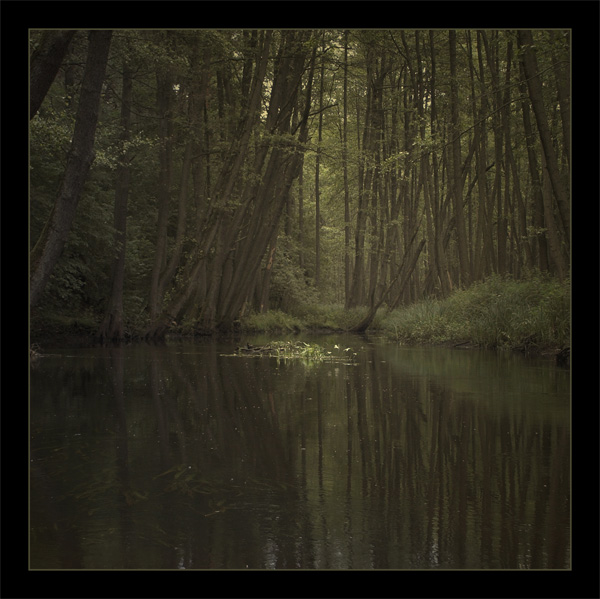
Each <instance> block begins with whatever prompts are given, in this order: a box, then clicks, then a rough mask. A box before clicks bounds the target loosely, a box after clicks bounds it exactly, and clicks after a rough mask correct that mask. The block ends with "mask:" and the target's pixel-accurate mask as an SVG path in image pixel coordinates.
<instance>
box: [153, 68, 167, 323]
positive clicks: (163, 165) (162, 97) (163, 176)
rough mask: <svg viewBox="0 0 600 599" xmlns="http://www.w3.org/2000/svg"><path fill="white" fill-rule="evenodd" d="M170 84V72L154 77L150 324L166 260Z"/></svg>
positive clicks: (157, 306) (160, 294) (157, 305)
mask: <svg viewBox="0 0 600 599" xmlns="http://www.w3.org/2000/svg"><path fill="white" fill-rule="evenodd" d="M172 93H173V82H172V80H171V75H170V73H168V72H166V71H161V72H158V73H157V74H156V104H157V112H158V136H159V142H158V164H159V167H158V168H159V171H158V188H157V201H158V217H157V218H158V220H157V233H156V251H155V254H154V266H153V267H152V278H151V282H150V303H149V311H150V321H151V322H154V321H155V320H156V319H157V317H158V315H159V314H160V312H161V305H162V300H163V291H164V290H163V288H162V286H161V274H162V272H163V270H164V268H165V267H166V260H167V227H168V223H169V196H170V191H171V150H172V145H173V142H172V139H171V136H172V132H173V124H172V120H171V117H172V115H171V103H172V100H171V95H172Z"/></svg>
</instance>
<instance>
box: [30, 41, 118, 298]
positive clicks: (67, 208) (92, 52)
mask: <svg viewBox="0 0 600 599" xmlns="http://www.w3.org/2000/svg"><path fill="white" fill-rule="evenodd" d="M111 37H112V31H109V30H106V31H104V30H94V31H90V33H89V49H88V56H87V62H86V67H85V73H84V77H83V82H82V86H81V95H80V98H79V105H78V108H77V117H76V121H75V129H74V131H73V140H72V143H71V149H70V152H69V156H68V157H67V165H66V168H65V172H64V176H63V180H62V183H61V187H60V190H59V192H58V196H57V199H56V202H55V205H54V210H53V212H52V214H51V215H50V218H49V220H48V222H47V225H46V228H45V229H44V231H43V233H42V236H41V238H40V239H39V240H38V242H37V244H36V246H35V247H34V249H33V251H32V254H31V257H30V270H31V278H30V303H31V306H35V305H36V304H37V303H38V302H39V300H40V297H41V295H42V293H43V291H44V288H45V287H46V284H47V283H48V279H49V278H50V275H51V274H52V270H53V268H54V266H55V264H56V262H57V260H58V258H59V257H60V254H61V252H62V249H63V246H64V244H65V241H66V239H67V236H68V235H69V230H70V229H71V224H72V222H73V218H74V217H75V212H76V210H77V204H78V202H79V198H80V196H81V192H82V189H83V185H84V183H85V180H86V176H87V173H88V171H89V169H90V166H91V164H92V161H93V159H94V134H95V131H96V124H97V122H98V112H99V108H100V93H101V91H102V82H103V80H104V74H105V71H106V64H107V61H108V52H109V48H110V41H111Z"/></svg>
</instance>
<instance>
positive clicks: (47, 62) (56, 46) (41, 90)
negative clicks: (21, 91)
mask: <svg viewBox="0 0 600 599" xmlns="http://www.w3.org/2000/svg"><path fill="white" fill-rule="evenodd" d="M75 33H76V31H75V30H71V31H44V33H43V34H42V39H41V41H40V45H39V46H38V48H37V49H36V51H35V52H34V53H33V55H32V56H31V64H30V66H29V118H30V119H32V118H33V117H34V116H35V115H36V114H37V111H38V110H39V109H40V106H41V105H42V102H43V101H44V98H45V97H46V94H47V93H48V90H49V89H50V86H51V85H52V82H53V81H54V79H55V77H56V74H57V73H58V69H59V68H60V65H61V64H62V61H63V59H64V57H65V54H66V53H67V50H68V48H69V44H70V43H71V40H72V39H73V36H74V35H75Z"/></svg>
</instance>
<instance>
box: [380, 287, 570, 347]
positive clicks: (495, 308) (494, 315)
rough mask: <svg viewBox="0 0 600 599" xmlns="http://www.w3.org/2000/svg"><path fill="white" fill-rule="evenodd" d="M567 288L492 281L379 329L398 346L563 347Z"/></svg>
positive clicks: (395, 315) (405, 311) (417, 307)
mask: <svg viewBox="0 0 600 599" xmlns="http://www.w3.org/2000/svg"><path fill="white" fill-rule="evenodd" d="M570 291H571V287H570V282H569V281H564V282H562V283H561V282H559V281H557V280H556V279H552V278H549V277H544V276H542V275H538V276H536V277H534V278H532V279H531V280H527V281H515V280H513V279H511V278H507V277H500V276H492V277H490V278H489V279H487V280H486V281H484V282H481V283H476V284H474V285H472V286H471V287H469V288H468V289H465V290H459V291H456V292H454V293H453V294H452V295H451V296H449V297H448V298H447V299H445V300H425V301H422V302H419V303H417V304H413V305H411V306H406V307H403V308H400V309H397V310H394V311H392V312H389V313H388V314H386V315H385V317H383V319H382V322H381V328H382V330H383V331H384V333H385V334H386V336H388V337H390V338H392V339H394V340H395V341H397V342H399V343H408V344H422V343H447V342H456V343H458V342H470V343H472V344H474V345H477V346H479V347H483V348H491V349H493V348H506V349H524V350H534V349H536V348H537V349H544V348H549V347H568V346H569V345H570V330H571V302H570Z"/></svg>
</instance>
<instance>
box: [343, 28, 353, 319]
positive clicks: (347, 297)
mask: <svg viewBox="0 0 600 599" xmlns="http://www.w3.org/2000/svg"><path fill="white" fill-rule="evenodd" d="M348 33H349V32H348V30H346V31H344V120H343V122H342V163H343V164H342V168H343V171H344V305H345V306H346V309H347V308H349V307H350V281H351V279H350V276H351V272H350V189H349V186H348Z"/></svg>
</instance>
